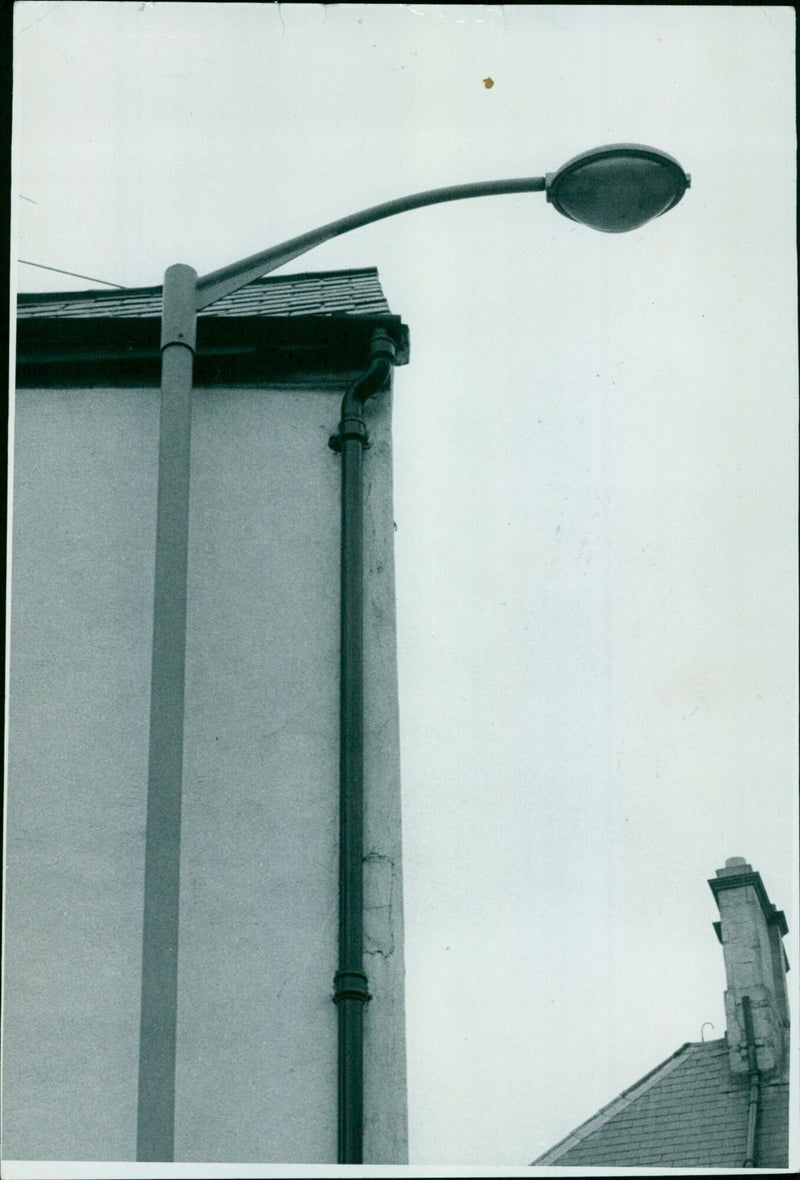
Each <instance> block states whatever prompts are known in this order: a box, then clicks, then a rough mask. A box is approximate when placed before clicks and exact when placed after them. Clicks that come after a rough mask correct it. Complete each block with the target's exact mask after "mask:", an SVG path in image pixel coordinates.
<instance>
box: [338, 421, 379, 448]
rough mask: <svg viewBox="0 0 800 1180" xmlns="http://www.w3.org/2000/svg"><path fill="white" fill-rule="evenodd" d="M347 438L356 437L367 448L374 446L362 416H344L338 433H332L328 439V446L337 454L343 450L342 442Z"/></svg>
mask: <svg viewBox="0 0 800 1180" xmlns="http://www.w3.org/2000/svg"><path fill="white" fill-rule="evenodd" d="M347 439H355V440H356V441H357V442H360V443H361V445H362V447H364V448H365V449H367V448H369V447H371V446H372V443H371V442H370V441H369V431H368V430H367V426H366V423H365V422H364V421H363V419H361V418H349V417H348V418H343V419H342V421H341V422H340V423H339V428H338V430H337V431H336V434H332V435H331V436H330V438H329V439H328V446H329V447H330V448H331V450H332V451H336V453H337V454H339V453H340V452H341V449H342V443H343V442H346V441H347Z"/></svg>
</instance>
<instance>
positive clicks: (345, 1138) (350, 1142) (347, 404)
mask: <svg viewBox="0 0 800 1180" xmlns="http://www.w3.org/2000/svg"><path fill="white" fill-rule="evenodd" d="M370 355H371V362H370V365H369V368H368V369H367V370H366V372H364V373H363V374H362V375H361V376H360V377H359V378H358V379H357V380H356V381H355V383H354V384H353V385H352V386H351V387H350V388H349V389H348V390H347V392H346V393H345V395H344V399H343V401H342V413H341V421H340V423H339V428H338V431H337V433H336V434H335V435H333V436H332V437H331V438H330V440H329V444H328V445H329V446H330V447H331V448H332V449H333V450H335V451H338V452H339V453H340V454H341V457H342V517H341V607H340V610H341V618H340V636H341V645H340V657H339V658H340V682H339V684H340V687H339V692H340V706H339V707H340V722H339V724H340V737H339V964H338V970H337V971H336V974H335V976H334V995H333V1000H334V1003H335V1004H336V1006H337V1009H338V1026H339V1028H338V1133H337V1137H338V1146H337V1158H338V1162H339V1163H340V1164H360V1163H362V1162H363V1158H362V1157H363V1132H364V1005H365V1004H366V1003H367V1001H368V1000H369V999H370V994H369V985H368V980H367V976H366V974H365V972H364V953H363V943H364V882H363V859H364V659H363V655H364V601H363V579H364V573H363V565H364V519H363V517H364V507H363V506H364V476H363V458H364V450H365V448H366V447H367V446H368V445H369V435H368V432H367V427H366V423H365V421H364V416H363V415H364V406H365V403H366V402H367V401H368V399H369V398H370V397H372V395H373V394H375V393H377V392H378V391H379V390H380V389H382V388H383V387H384V385H385V384H386V383H387V381H388V380H389V378H390V377H391V373H392V367H393V364H394V358H395V348H394V343H393V342H392V340H391V338H390V336H389V335H388V333H387V332H385V331H383V330H381V329H378V330H377V331H376V332H375V334H374V335H373V337H372V343H371V348H370Z"/></svg>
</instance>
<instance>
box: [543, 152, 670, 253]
mask: <svg viewBox="0 0 800 1180" xmlns="http://www.w3.org/2000/svg"><path fill="white" fill-rule="evenodd" d="M690 184H691V177H690V176H689V174H688V173H687V172H684V170H683V168H681V166H680V164H679V163H678V161H677V160H675V159H673V157H672V156H668V155H667V153H666V152H661V151H659V150H658V149H657V148H651V147H643V146H642V145H641V144H636V143H612V144H608V145H607V146H606V147H600V148H593V149H592V151H589V152H582V153H581V155H579V156H575V157H574V158H573V159H572V160H569V161H568V162H567V163H566V164H564V166H563V167H562V168H559V170H558V172H550V173H548V175H547V176H546V178H545V187H546V193H547V200H548V201H549V202H550V204H551V205H555V207H556V209H558V211H559V213H563V214H564V216H565V217H569V218H570V219H571V220H572V221H580V222H582V223H583V224H584V225H588V226H590V227H591V228H592V229H599V230H601V231H602V232H603V233H608V234H620V233H625V232H626V231H627V230H631V229H638V228H639V226H640V225H644V224H645V223H646V222H648V221H651V220H652V219H653V218H654V217H660V216H661V214H662V213H666V212H667V210H668V209H671V208H672V207H673V205H677V203H678V201H679V200H680V199H681V197H682V196H683V194H684V193H685V192H686V190H687V188H688V187H689V185H690Z"/></svg>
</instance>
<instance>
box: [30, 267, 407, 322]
mask: <svg viewBox="0 0 800 1180" xmlns="http://www.w3.org/2000/svg"><path fill="white" fill-rule="evenodd" d="M160 314H161V287H130V288H123V289H122V290H118V291H98V290H94V289H93V290H90V291H74V292H73V291H60V292H56V293H49V294H35V295H18V296H17V318H18V319H29V318H31V317H33V316H42V317H47V318H48V319H52V318H56V317H58V318H66V317H69V318H78V317H80V318H87V317H89V316H126V317H127V316H135V317H142V316H159V315H160ZM388 314H389V304H388V303H387V302H386V296H385V295H384V293H383V290H382V289H381V284H380V279H379V278H378V272H377V270H376V269H375V267H366V268H364V269H361V270H337V271H325V272H321V273H314V274H298V275H280V276H279V277H277V278H268V279H257V280H256V281H255V282H252V283H248V284H247V286H245V287H242V288H240V290H238V291H234V292H233V294H232V295H225V296H224V297H223V298H222V299H218V300H217V302H216V303H212V304H211V306H210V307H207V308H205V309H204V310H203V311H201V312H200V316H202V317H205V316H251V315H275V316H299V315H388Z"/></svg>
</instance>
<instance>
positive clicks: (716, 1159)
mask: <svg viewBox="0 0 800 1180" xmlns="http://www.w3.org/2000/svg"><path fill="white" fill-rule="evenodd" d="M788 1089H789V1088H788V1085H784V1084H781V1083H776V1082H772V1083H769V1082H767V1083H765V1085H763V1086H762V1090H761V1100H760V1116H759V1123H758V1138H757V1149H758V1166H759V1167H770V1166H771V1167H777V1168H781V1167H783V1168H785V1167H787V1166H788V1159H787V1144H788V1119H789V1105H788ZM747 1109H748V1086H747V1084H746V1078H744V1079H743V1082H742V1084H740V1085H737V1084H736V1082H734V1081H732V1078H731V1074H730V1067H729V1061H728V1043H727V1040H725V1038H722V1039H721V1040H717V1041H707V1042H701V1043H689V1044H686V1045H683V1046H682V1047H681V1048H680V1049H679V1050H678V1051H677V1053H674V1054H673V1055H672V1057H670V1058H668V1059H667V1060H666V1061H664V1062H662V1064H661V1065H660V1066H658V1067H657V1068H656V1069H655V1070H652V1071H651V1072H650V1073H649V1074H647V1075H646V1076H645V1077H644V1078H642V1079H641V1080H640V1081H639V1082H637V1083H636V1084H635V1085H634V1086H631V1087H630V1088H629V1089H627V1090H625V1091H623V1093H622V1094H620V1095H619V1096H618V1097H617V1098H615V1099H614V1100H613V1102H610V1103H608V1104H607V1105H606V1106H604V1107H603V1108H602V1110H600V1111H599V1112H598V1113H597V1114H596V1115H594V1116H593V1117H592V1118H591V1119H588V1120H587V1121H586V1122H585V1123H583V1124H582V1126H580V1127H578V1128H577V1129H576V1130H575V1131H573V1132H572V1133H571V1134H570V1135H568V1136H567V1137H566V1138H565V1139H563V1140H562V1141H561V1143H559V1144H556V1146H555V1147H553V1148H551V1149H550V1150H549V1151H547V1152H545V1153H544V1154H543V1155H541V1156H539V1157H538V1159H536V1160H534V1161H533V1162H534V1164H535V1165H551V1166H552V1165H556V1166H558V1167H586V1166H588V1167H592V1166H600V1167H601V1166H616V1167H647V1166H653V1165H664V1166H667V1167H674V1168H679V1167H735V1168H739V1167H741V1165H742V1163H743V1160H744V1154H745V1151H746V1139H747Z"/></svg>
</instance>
